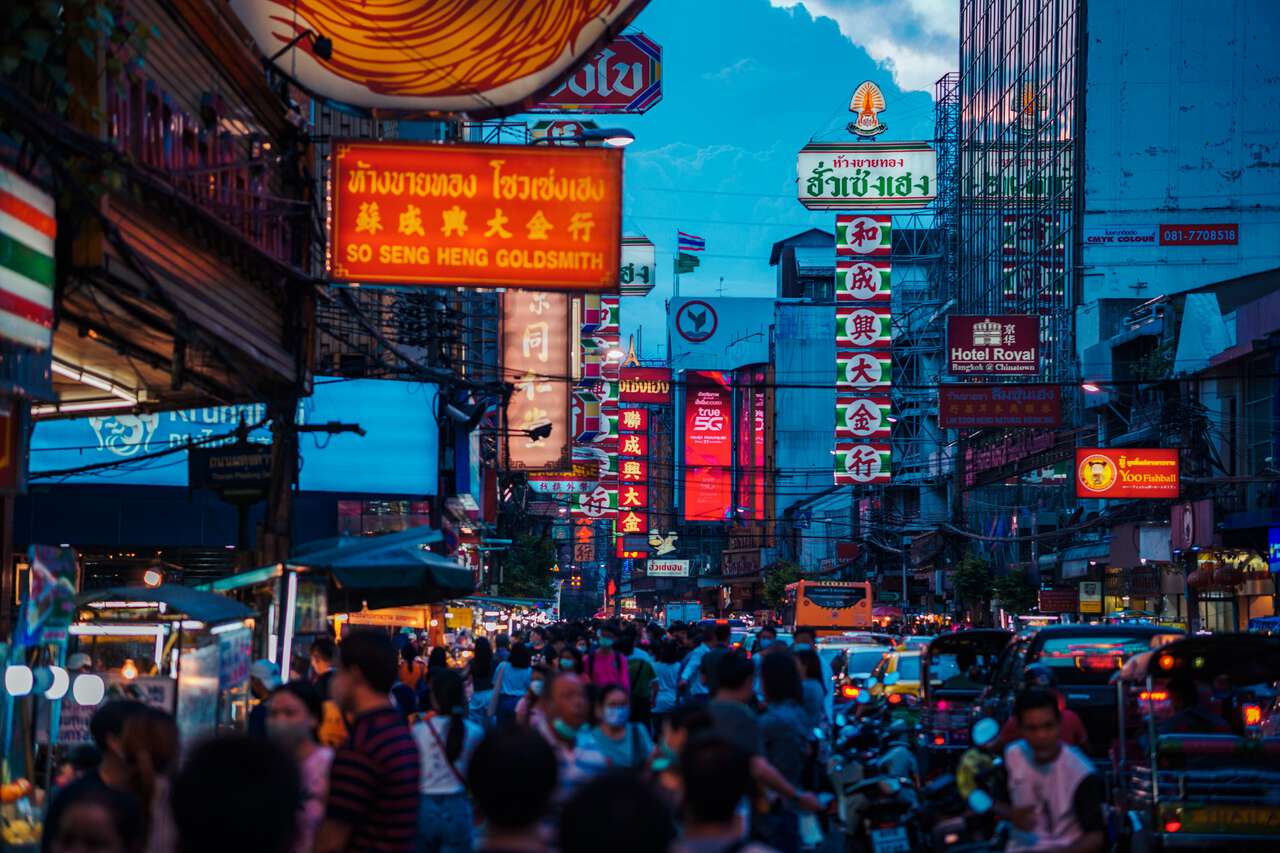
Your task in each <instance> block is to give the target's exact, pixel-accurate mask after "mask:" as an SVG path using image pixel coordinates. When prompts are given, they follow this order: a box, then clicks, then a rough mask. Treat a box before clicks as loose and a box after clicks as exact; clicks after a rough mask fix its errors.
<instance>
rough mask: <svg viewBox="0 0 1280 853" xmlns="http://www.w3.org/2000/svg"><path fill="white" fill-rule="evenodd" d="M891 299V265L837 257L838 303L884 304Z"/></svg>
mask: <svg viewBox="0 0 1280 853" xmlns="http://www.w3.org/2000/svg"><path fill="white" fill-rule="evenodd" d="M890 297H891V291H890V286H889V264H888V263H886V262H883V261H880V262H877V261H867V260H854V259H853V258H842V257H838V256H837V257H836V302H882V303H885V304H888V302H889V299H890Z"/></svg>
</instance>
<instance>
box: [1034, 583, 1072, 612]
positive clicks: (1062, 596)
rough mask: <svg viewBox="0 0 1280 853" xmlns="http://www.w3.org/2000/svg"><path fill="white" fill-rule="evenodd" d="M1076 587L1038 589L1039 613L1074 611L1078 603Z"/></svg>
mask: <svg viewBox="0 0 1280 853" xmlns="http://www.w3.org/2000/svg"><path fill="white" fill-rule="evenodd" d="M1079 592H1080V591H1079V590H1078V589H1074V588H1073V589H1042V590H1040V602H1039V603H1040V612H1041V613H1075V612H1076V610H1077V608H1078V607H1079V604H1080V598H1079Z"/></svg>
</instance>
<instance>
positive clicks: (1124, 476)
mask: <svg viewBox="0 0 1280 853" xmlns="http://www.w3.org/2000/svg"><path fill="white" fill-rule="evenodd" d="M1076 497H1078V498H1176V497H1178V451H1177V450H1176V449H1169V448H1161V447H1126V448H1122V449H1121V448H1105V447H1081V448H1077V450H1076Z"/></svg>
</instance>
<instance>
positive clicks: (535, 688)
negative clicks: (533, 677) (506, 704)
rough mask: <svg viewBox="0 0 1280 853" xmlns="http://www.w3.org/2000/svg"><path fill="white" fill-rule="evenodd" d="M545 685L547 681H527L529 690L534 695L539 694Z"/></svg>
mask: <svg viewBox="0 0 1280 853" xmlns="http://www.w3.org/2000/svg"><path fill="white" fill-rule="evenodd" d="M546 686H547V682H545V681H542V680H538V681H530V682H529V692H530V693H532V694H533V695H534V696H541V695H542V691H543V688H545V687H546Z"/></svg>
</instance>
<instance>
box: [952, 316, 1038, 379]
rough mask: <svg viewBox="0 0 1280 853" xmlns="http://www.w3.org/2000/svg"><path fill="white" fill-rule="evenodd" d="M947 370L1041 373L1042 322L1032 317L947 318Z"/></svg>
mask: <svg viewBox="0 0 1280 853" xmlns="http://www.w3.org/2000/svg"><path fill="white" fill-rule="evenodd" d="M947 369H948V370H949V371H950V372H951V373H953V374H963V375H967V376H974V375H978V374H993V375H996V376H1008V375H1010V374H1030V375H1035V374H1038V373H1039V372H1040V321H1039V318H1037V317H1030V316H1012V315H1005V316H990V317H984V316H981V315H979V316H970V317H962V316H957V315H952V316H950V317H947Z"/></svg>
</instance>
